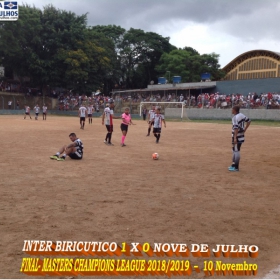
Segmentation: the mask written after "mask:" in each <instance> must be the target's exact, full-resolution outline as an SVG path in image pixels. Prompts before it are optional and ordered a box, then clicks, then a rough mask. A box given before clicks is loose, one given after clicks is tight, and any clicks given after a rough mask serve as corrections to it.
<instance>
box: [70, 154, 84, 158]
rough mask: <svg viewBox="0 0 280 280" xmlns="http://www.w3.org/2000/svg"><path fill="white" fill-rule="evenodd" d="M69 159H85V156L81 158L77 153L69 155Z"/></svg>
mask: <svg viewBox="0 0 280 280" xmlns="http://www.w3.org/2000/svg"><path fill="white" fill-rule="evenodd" d="M69 157H70V158H71V159H82V158H83V156H81V157H79V156H78V155H77V154H76V153H71V154H69Z"/></svg>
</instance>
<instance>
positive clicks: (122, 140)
mask: <svg viewBox="0 0 280 280" xmlns="http://www.w3.org/2000/svg"><path fill="white" fill-rule="evenodd" d="M127 130H128V125H125V124H123V123H122V124H121V131H122V139H121V146H122V147H125V146H126V145H125V144H124V141H125V138H126V134H127Z"/></svg>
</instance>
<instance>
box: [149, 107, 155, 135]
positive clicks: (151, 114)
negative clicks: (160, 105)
mask: <svg viewBox="0 0 280 280" xmlns="http://www.w3.org/2000/svg"><path fill="white" fill-rule="evenodd" d="M155 109H156V106H155V105H153V106H152V109H151V110H149V113H148V121H147V122H148V124H149V128H148V134H147V136H150V132H151V129H152V126H153V125H154V123H153V119H154V115H155V112H156V110H155Z"/></svg>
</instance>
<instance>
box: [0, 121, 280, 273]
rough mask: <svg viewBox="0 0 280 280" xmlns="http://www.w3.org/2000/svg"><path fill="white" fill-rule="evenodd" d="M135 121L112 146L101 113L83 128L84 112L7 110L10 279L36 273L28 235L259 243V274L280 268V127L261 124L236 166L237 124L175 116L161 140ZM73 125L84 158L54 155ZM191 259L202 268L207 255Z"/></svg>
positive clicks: (3, 266)
mask: <svg viewBox="0 0 280 280" xmlns="http://www.w3.org/2000/svg"><path fill="white" fill-rule="evenodd" d="M229 117H230V116H229ZM135 123H136V125H134V126H130V127H129V131H128V136H127V139H126V144H127V146H126V147H120V145H119V143H120V139H121V131H120V120H114V133H113V138H112V142H113V143H114V144H115V145H114V146H112V147H109V146H106V145H105V144H104V143H103V140H104V137H105V135H106V129H105V127H104V126H102V125H101V118H95V119H93V124H92V125H88V123H86V126H85V130H81V129H80V128H79V119H78V117H76V118H74V117H55V116H50V117H48V119H47V121H43V120H42V118H40V119H39V120H38V121H35V120H34V117H33V119H32V120H29V119H26V120H23V117H22V116H0V129H1V163H0V164H1V169H0V174H1V177H0V178H1V183H0V186H1V187H0V197H1V204H0V205H1V206H0V232H1V238H0V259H1V262H0V271H1V278H34V277H31V276H27V275H25V274H22V273H20V272H19V270H20V266H21V261H22V258H23V257H28V256H29V255H27V254H26V253H24V252H22V248H23V241H24V240H27V239H28V240H52V241H56V240H71V241H108V242H117V243H119V244H121V243H122V242H127V243H131V242H140V243H144V242H149V243H150V244H153V243H154V242H158V243H159V242H162V243H187V244H193V243H198V244H199V243H203V244H208V245H209V247H210V248H211V249H212V248H215V245H216V244H235V245H239V244H249V245H252V244H254V245H257V246H259V250H260V251H259V257H258V258H257V259H252V258H248V259H246V261H247V263H256V264H257V265H258V275H257V277H258V278H260V277H263V276H264V275H265V274H266V273H268V272H269V271H270V270H271V269H273V268H275V267H277V265H279V262H280V253H279V244H280V218H279V212H280V203H279V201H280V189H279V188H280V180H279V179H280V175H279V174H280V160H279V147H280V128H279V127H269V126H254V125H251V127H250V128H249V130H248V131H247V134H246V142H245V143H244V145H243V146H242V149H241V162H240V172H239V173H231V172H229V171H228V170H227V168H228V166H229V165H230V164H231V156H232V153H231V125H230V124H228V125H227V124H211V123H192V122H184V123H181V122H167V128H163V129H162V137H161V139H160V143H159V144H156V143H155V138H154V137H153V136H150V137H146V134H147V123H146V122H144V121H140V120H139V121H135ZM70 132H75V133H77V136H78V137H79V138H80V139H81V140H82V141H83V143H84V158H83V160H82V161H74V160H70V159H69V158H68V159H67V160H66V161H64V162H59V161H54V160H50V159H49V157H50V156H51V155H53V154H55V153H56V152H57V151H58V148H59V147H60V146H62V145H64V144H68V143H70V142H69V138H68V135H69V133H70ZM154 152H157V153H159V156H160V159H159V160H158V161H156V160H152V153H154ZM175 258H176V257H175ZM161 259H162V258H161ZM165 259H167V258H165ZM210 259H211V260H213V261H215V260H217V259H215V258H214V257H213V255H212V254H211V257H210ZM190 260H191V262H193V264H198V265H199V266H200V268H202V267H203V261H204V260H205V259H202V258H193V257H190ZM207 260H208V259H207ZM219 260H221V261H223V262H227V263H229V262H234V263H235V262H239V263H240V262H241V263H242V262H243V261H244V259H231V258H224V257H221V258H220V259H219ZM47 277H48V276H46V278H47ZM123 277H124V276H122V277H121V278H123ZM150 277H151V278H152V276H150ZM163 277H165V276H163ZM81 278H82V277H81ZM98 278H100V276H99V277H98ZM191 278H212V277H205V276H204V273H202V272H200V273H196V272H193V274H192V275H191ZM213 278H223V277H220V276H215V277H213ZM226 278H229V276H227V277H226ZM235 278H236V277H235ZM237 278H238V277H237ZM248 278H251V277H248Z"/></svg>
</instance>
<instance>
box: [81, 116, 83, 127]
mask: <svg viewBox="0 0 280 280" xmlns="http://www.w3.org/2000/svg"><path fill="white" fill-rule="evenodd" d="M82 127H83V119H82V117H80V129H82Z"/></svg>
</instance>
